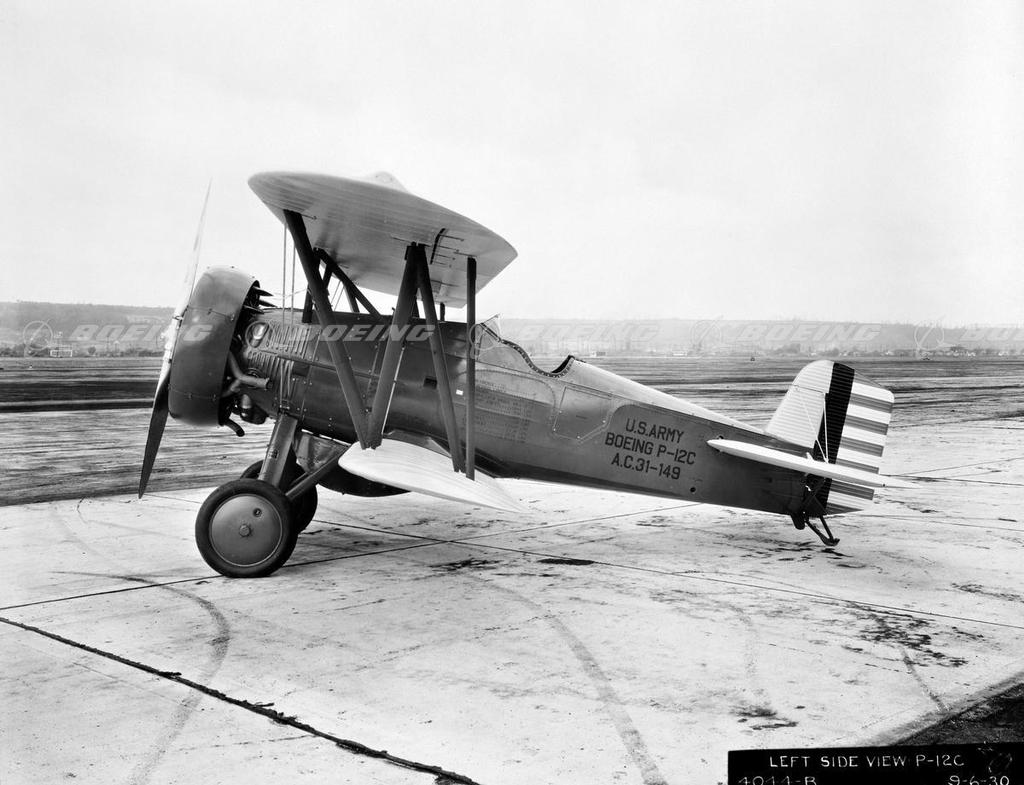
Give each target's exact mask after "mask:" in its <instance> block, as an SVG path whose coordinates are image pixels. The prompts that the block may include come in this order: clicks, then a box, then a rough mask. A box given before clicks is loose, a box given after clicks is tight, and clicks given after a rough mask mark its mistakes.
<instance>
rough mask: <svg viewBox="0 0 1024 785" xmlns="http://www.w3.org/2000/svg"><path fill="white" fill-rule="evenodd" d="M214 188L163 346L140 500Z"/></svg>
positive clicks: (164, 416) (157, 444)
mask: <svg viewBox="0 0 1024 785" xmlns="http://www.w3.org/2000/svg"><path fill="white" fill-rule="evenodd" d="M212 186H213V181H212V180H211V181H210V182H209V183H207V185H206V197H205V198H204V199H203V209H202V212H200V213H199V227H198V228H197V229H196V239H195V242H193V243H192V260H191V262H190V263H189V266H188V269H187V270H186V271H185V279H184V280H183V281H182V284H181V289H182V294H181V298H180V299H179V301H178V307H177V308H175V309H174V317H173V318H172V319H171V324H170V326H169V327H168V328H167V340H166V342H165V343H164V359H163V363H162V364H161V366H160V379H159V381H158V382H157V384H156V394H155V395H154V396H153V411H152V413H151V414H150V416H149V435H148V436H147V437H146V452H145V453H144V454H143V456H142V476H141V477H139V498H140V499H141V498H142V495H143V494H144V493H145V492H146V486H147V485H148V484H149V476H150V475H151V474H152V473H153V464H154V463H155V462H156V454H157V451H158V450H159V449H160V441H161V439H163V436H164V426H166V425H167V413H168V412H167V390H168V388H169V386H170V381H171V360H172V359H173V357H174V348H175V345H176V344H177V342H178V331H179V329H180V328H181V318H182V316H183V315H184V313H185V309H186V308H187V307H188V303H189V300H190V299H191V297H192V289H193V288H194V287H195V285H196V270H198V269H199V251H200V249H201V248H202V244H203V226H204V225H205V224H206V206H207V205H208V204H209V203H210V189H211V187H212Z"/></svg>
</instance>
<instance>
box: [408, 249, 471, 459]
mask: <svg viewBox="0 0 1024 785" xmlns="http://www.w3.org/2000/svg"><path fill="white" fill-rule="evenodd" d="M405 259H406V264H407V265H408V264H410V263H411V264H413V265H414V266H415V267H416V272H417V274H418V278H419V289H420V301H421V302H422V303H423V316H424V318H425V319H426V321H427V326H428V327H429V328H430V354H431V355H432V356H433V358H434V375H435V376H436V377H437V396H438V398H440V401H441V416H442V418H443V419H444V430H445V433H446V434H447V437H448V452H450V453H451V456H452V469H454V470H455V471H461V470H462V468H463V458H464V456H463V454H462V450H460V449H459V429H458V425H457V423H456V421H455V401H454V400H453V399H452V383H451V379H450V378H448V364H447V363H446V362H445V359H444V341H443V340H442V339H441V328H440V327H439V326H438V323H437V309H436V308H435V307H434V290H433V289H431V288H430V270H429V269H428V267H427V254H426V251H425V250H424V247H423V245H422V244H421V243H413V244H411V245H410V246H409V248H408V250H407V251H406V255H405Z"/></svg>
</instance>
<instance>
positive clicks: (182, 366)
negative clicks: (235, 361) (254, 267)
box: [167, 267, 260, 426]
mask: <svg viewBox="0 0 1024 785" xmlns="http://www.w3.org/2000/svg"><path fill="white" fill-rule="evenodd" d="M259 294H260V290H259V282H258V281H257V280H256V279H255V278H254V277H253V276H251V275H249V274H248V273H245V272H242V271H241V270H237V269H235V268H233V267H213V268H210V269H209V270H207V271H206V272H204V273H203V275H202V277H201V278H200V279H199V281H198V282H197V283H196V285H195V288H194V289H193V290H192V296H191V297H190V298H189V302H188V305H187V306H186V307H185V310H184V312H183V313H182V316H181V326H180V328H179V330H178V335H177V340H176V342H175V345H174V356H173V359H172V360H171V368H170V378H169V385H168V399H167V405H168V411H169V413H170V415H171V417H174V418H176V419H179V420H183V421H184V422H187V423H189V424H190V425H211V426H213V425H223V424H224V423H225V422H226V420H227V417H228V414H229V412H230V409H231V403H230V401H225V400H222V398H223V397H224V391H225V389H226V388H227V386H228V383H229V381H230V376H231V370H230V353H231V352H232V351H233V349H234V348H236V347H234V346H233V343H234V342H236V340H235V339H236V336H241V334H242V332H243V331H244V330H245V328H246V323H247V322H248V321H249V320H250V319H251V318H252V316H253V315H254V314H256V313H258V312H259Z"/></svg>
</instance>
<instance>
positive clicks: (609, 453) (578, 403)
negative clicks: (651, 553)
mask: <svg viewBox="0 0 1024 785" xmlns="http://www.w3.org/2000/svg"><path fill="white" fill-rule="evenodd" d="M335 319H336V321H337V325H336V327H335V328H333V329H332V330H331V332H330V333H329V334H324V333H323V332H322V330H321V328H320V326H319V325H318V324H316V323H304V322H302V321H301V318H300V314H299V313H298V312H291V311H285V312H280V311H278V312H270V313H267V314H264V315H262V316H260V317H258V318H257V319H256V320H255V321H254V322H253V324H252V325H251V326H250V327H249V329H248V331H247V334H246V341H245V342H244V345H243V347H242V348H241V350H240V351H239V353H238V354H239V357H240V359H241V362H242V366H243V368H244V369H245V370H247V371H248V372H249V373H253V374H255V375H258V376H263V377H269V378H270V379H272V380H273V382H272V383H271V385H270V386H269V388H268V389H267V390H265V391H262V390H252V391H249V393H248V394H249V395H250V397H251V399H252V402H253V403H254V404H255V405H256V406H258V407H259V408H260V409H262V410H264V411H265V412H267V413H268V415H270V416H274V415H275V414H276V413H277V412H278V411H284V412H288V413H290V414H292V415H294V416H295V417H297V418H298V419H299V421H300V423H301V425H302V428H304V429H306V430H308V431H311V432H313V433H315V434H319V435H322V436H326V437H329V438H332V439H336V440H339V441H345V442H352V441H355V438H356V437H355V431H354V429H353V426H352V421H351V417H350V416H349V414H348V408H347V406H346V403H345V401H344V398H343V397H342V393H341V390H340V389H339V385H338V379H337V376H336V373H335V369H334V365H333V364H332V362H331V358H330V354H329V351H328V347H327V343H326V341H327V340H328V339H333V340H340V341H341V342H342V345H343V347H344V349H345V350H346V352H347V353H348V355H349V357H350V358H351V362H352V366H353V369H354V371H355V374H356V378H357V380H358V383H359V387H360V390H361V392H362V394H363V398H364V401H369V400H371V399H372V395H373V388H374V386H375V384H376V379H377V376H378V371H379V368H380V364H381V361H382V358H383V354H384V348H385V345H386V342H387V337H388V331H389V329H390V322H389V320H388V319H386V318H384V319H381V318H375V317H371V316H367V315H359V314H352V313H336V314H335ZM264 325H265V326H264ZM427 329H429V328H427V327H426V325H425V324H424V323H423V322H422V321H417V320H414V321H413V323H412V324H411V325H410V326H409V328H408V331H407V332H406V333H405V339H406V341H405V348H404V352H403V355H402V360H401V364H400V366H399V371H398V377H397V383H396V386H395V390H394V394H393V396H392V400H391V405H390V408H389V410H388V415H387V420H386V426H385V433H386V434H387V433H388V432H395V431H398V432H402V433H405V434H413V435H420V436H425V437H429V438H432V439H433V440H435V441H436V442H438V443H439V444H440V445H442V446H443V447H445V448H447V449H453V445H449V444H447V443H446V442H447V437H446V433H445V428H444V425H443V418H442V413H441V409H440V400H439V397H438V390H437V379H436V374H435V370H434V364H433V361H432V356H431V351H430V346H429V342H428V341H427V340H426V330H427ZM439 329H440V332H441V335H442V338H443V345H444V351H445V361H446V364H447V368H448V373H449V378H450V379H451V381H452V390H453V396H454V400H455V410H456V421H457V422H458V424H459V436H460V440H461V441H463V442H464V439H465V416H466V403H465V402H466V395H465V391H466V360H465V358H466V349H467V331H466V325H465V324H461V323H455V322H442V323H441V324H440V325H439ZM474 344H475V351H476V400H475V406H474V409H475V415H474V423H475V432H476V456H477V458H476V461H477V465H478V466H479V467H480V468H481V469H483V470H484V471H486V472H488V473H489V474H492V475H494V476H497V477H519V478H526V479H534V480H541V481H553V482H562V483H569V484H573V485H580V486H588V487H595V488H606V489H615V490H621V491H629V492H635V493H643V494H648V495H653V496H662V497H672V498H678V499H686V500H692V501H695V502H709V503H715V504H725V505H729V506H734V507H745V508H749V509H756V510H765V511H769V512H775V513H792V512H793V511H794V510H796V509H798V507H799V503H800V500H801V498H802V496H803V490H804V489H803V479H802V476H801V475H800V474H798V473H796V472H793V471H789V470H783V469H773V468H771V467H766V466H763V465H759V464H755V463H752V462H749V461H745V460H741V459H737V458H734V457H731V456H728V455H723V454H722V453H720V452H718V451H716V450H714V449H713V448H711V447H709V446H708V444H707V441H708V440H709V439H723V438H724V439H741V440H743V441H746V442H750V443H753V444H764V445H769V446H779V445H778V443H777V441H776V440H775V439H773V438H772V437H770V436H767V435H766V434H764V433H763V432H762V431H760V430H759V429H757V428H753V427H751V426H748V425H745V424H743V423H742V422H739V421H737V420H733V419H731V418H728V417H725V416H722V415H718V414H716V413H714V412H711V411H709V410H707V409H704V408H702V407H700V406H696V405H694V404H691V403H689V402H687V401H684V400H681V399H678V398H675V397H673V396H670V395H667V394H665V393H662V392H660V391H657V390H654V389H652V388H649V387H645V386H644V385H641V384H638V383H636V382H633V381H631V380H629V379H625V378H622V377H620V376H617V375H615V374H613V373H611V372H609V371H606V370H603V369H601V368H598V367H596V366H593V365H590V364H588V363H585V362H583V361H581V360H578V359H575V358H573V357H567V358H566V359H565V361H563V362H562V363H561V365H559V366H558V367H557V368H556V369H554V370H551V371H546V370H543V369H541V368H539V367H537V366H536V365H535V364H534V363H533V362H532V361H531V360H530V358H529V357H528V356H527V354H526V352H525V351H523V350H522V349H521V348H520V347H519V346H517V345H515V344H513V343H511V342H508V341H504V340H502V339H501V338H500V337H499V336H497V335H496V334H495V333H493V332H491V331H490V330H489V329H487V328H485V327H482V326H481V327H478V328H477V330H476V331H475V333H474ZM789 447H790V448H791V446H789ZM454 449H463V446H462V445H461V444H460V445H454Z"/></svg>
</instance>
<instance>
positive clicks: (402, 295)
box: [369, 251, 416, 447]
mask: <svg viewBox="0 0 1024 785" xmlns="http://www.w3.org/2000/svg"><path fill="white" fill-rule="evenodd" d="M405 256H406V260H405V272H404V273H403V274H402V283H401V285H400V286H399V289H398V302H397V303H395V315H394V316H393V317H392V319H391V329H390V330H388V342H387V344H386V345H385V346H384V359H383V360H381V365H380V373H379V374H378V376H377V389H376V391H375V392H374V395H373V406H372V407H371V409H370V435H369V439H370V442H369V446H370V447H379V446H380V443H381V440H382V439H383V436H384V422H385V420H386V419H387V414H388V409H389V408H390V407H391V396H392V395H393V394H394V392H395V380H396V379H397V378H398V366H399V363H400V362H401V360H402V351H403V349H404V348H405V332H406V330H405V328H406V326H407V325H408V324H409V317H410V316H412V313H413V308H414V306H415V303H416V267H415V265H414V262H413V258H412V256H410V252H409V251H406V254H405Z"/></svg>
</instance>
